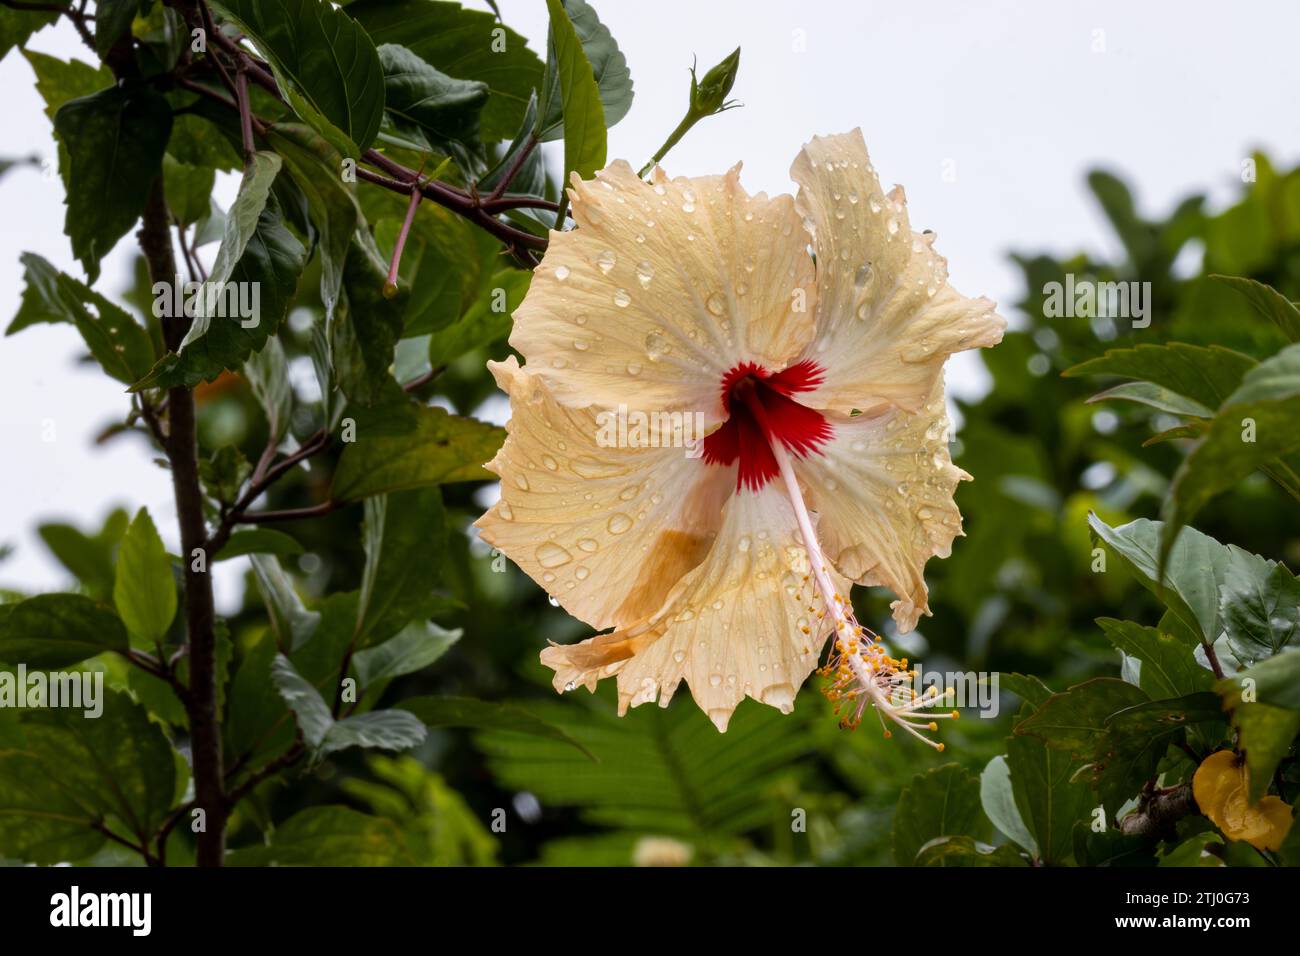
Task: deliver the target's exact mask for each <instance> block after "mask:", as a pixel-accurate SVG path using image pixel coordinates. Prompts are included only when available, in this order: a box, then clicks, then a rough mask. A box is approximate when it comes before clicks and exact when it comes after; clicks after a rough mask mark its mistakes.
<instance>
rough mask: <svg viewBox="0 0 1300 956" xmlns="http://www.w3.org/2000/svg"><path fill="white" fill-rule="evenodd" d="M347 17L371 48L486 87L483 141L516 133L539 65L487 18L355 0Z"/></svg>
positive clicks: (452, 8)
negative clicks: (390, 49)
mask: <svg viewBox="0 0 1300 956" xmlns="http://www.w3.org/2000/svg"><path fill="white" fill-rule="evenodd" d="M347 13H348V15H349V16H351V17H353V18H355V19H356V21H357V22H358V23H360V24H361V25H362V26H363V27H365V28H366V32H367V33H369V34H370V36H371V38H372V39H373V40H374V42H375V43H377V44H381V45H382V44H390V43H395V44H400V45H401V46H404V47H406V48H407V49H408V50H410V51H411V52H412V53H414V54H415V55H416V56H418V57H419V58H420V59H421V60H423V61H424V62H426V63H428V64H429V65H430V66H432V67H433V68H434V69H436V70H439V71H440V72H442V73H445V74H447V75H448V76H454V77H456V78H458V79H462V80H478V81H481V82H484V83H487V85H488V88H489V90H490V91H491V93H490V95H489V97H488V102H487V105H486V106H485V107H484V109H483V120H482V124H483V126H482V135H483V138H484V140H485V141H495V140H500V139H505V138H506V137H508V136H510V135H511V134H512V133H514V131H515V130H516V129H517V128H518V127H519V123H520V121H521V120H522V119H523V115H524V110H525V108H526V106H527V104H528V97H529V95H530V94H531V92H532V91H533V90H534V89H535V88H536V87H537V86H538V85H539V84H540V83H541V80H542V62H541V60H539V59H538V57H537V54H536V53H534V52H533V51H532V50H530V49H529V48H528V45H527V42H526V41H525V40H524V38H523V37H521V36H520V35H519V34H518V33H516V32H515V31H514V30H512V29H510V28H509V27H508V26H504V25H501V24H498V23H497V22H496V19H495V18H494V17H493V16H492V15H491V14H490V13H486V12H483V11H480V10H467V9H465V8H463V7H462V6H461V5H460V4H458V3H444V2H441V0H398V2H389V0H358V2H356V3H351V4H349V5H348V6H347ZM497 30H500V33H499V34H496V33H495V31H497Z"/></svg>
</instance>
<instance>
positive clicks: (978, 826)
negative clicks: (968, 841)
mask: <svg viewBox="0 0 1300 956" xmlns="http://www.w3.org/2000/svg"><path fill="white" fill-rule="evenodd" d="M986 829H987V827H986V826H985V822H984V817H983V815H982V814H981V812H980V785H979V780H977V779H976V778H975V777H973V776H971V775H970V774H969V773H968V772H967V771H966V769H965V768H964V767H962V766H961V765H960V764H955V763H949V764H944V765H943V766H942V767H935V768H934V769H933V770H928V771H926V772H925V773H918V774H917V775H916V776H914V777H913V778H912V782H911V784H909V785H908V786H906V787H904V788H903V791H902V792H901V793H900V794H899V795H898V807H897V809H895V810H894V826H893V831H892V834H891V836H892V841H893V848H894V862H895V863H897V864H898V865H899V866H912V865H914V864H916V863H917V862H919V861H918V860H917V854H918V853H919V852H920V850H921V848H922V847H924V846H925V845H926V844H928V843H929V842H930V841H931V840H935V839H938V838H939V837H953V836H968V837H979V836H982V835H983V832H984V831H985V830H986Z"/></svg>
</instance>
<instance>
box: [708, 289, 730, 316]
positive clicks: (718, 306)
mask: <svg viewBox="0 0 1300 956" xmlns="http://www.w3.org/2000/svg"><path fill="white" fill-rule="evenodd" d="M704 307H705V308H706V309H708V310H709V313H710V314H712V315H718V316H721V315H725V314H726V312H727V300H726V299H724V298H723V297H722V296H721V295H720V294H719V293H717V292H714V293H713V294H712V295H710V296H709V297H708V298H707V299H706V300H705V301H704Z"/></svg>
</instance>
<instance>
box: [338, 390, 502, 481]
mask: <svg viewBox="0 0 1300 956" xmlns="http://www.w3.org/2000/svg"><path fill="white" fill-rule="evenodd" d="M504 438H505V435H504V434H503V432H502V430H501V429H499V428H494V427H492V426H490V425H484V424H483V423H482V422H477V421H474V420H472V419H467V418H460V417H457V416H455V415H449V414H447V412H446V411H445V410H444V409H441V408H433V407H422V408H420V409H418V412H417V415H416V420H415V430H414V431H413V432H411V433H409V434H404V435H376V436H374V437H372V438H367V437H364V436H362V437H359V438H358V439H357V441H356V443H355V444H352V445H349V446H348V447H347V448H346V449H345V450H344V452H343V456H342V458H341V459H340V460H339V466H338V469H337V470H336V471H335V472H334V486H333V491H332V494H333V496H334V497H335V498H338V499H341V500H352V499H356V498H365V497H367V496H370V495H380V494H387V493H390V492H394V491H405V490H408V489H412V488H420V487H422V486H425V485H438V484H447V483H449V482H457V481H475V480H482V479H483V478H485V477H486V472H484V470H483V463H484V462H486V461H488V460H490V459H491V458H492V456H493V455H494V454H496V450H497V448H499V447H500V445H501V442H502V441H503V440H504Z"/></svg>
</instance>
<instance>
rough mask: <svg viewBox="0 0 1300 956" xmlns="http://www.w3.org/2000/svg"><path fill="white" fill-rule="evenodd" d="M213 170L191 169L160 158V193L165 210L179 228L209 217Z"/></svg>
mask: <svg viewBox="0 0 1300 956" xmlns="http://www.w3.org/2000/svg"><path fill="white" fill-rule="evenodd" d="M215 181H216V170H215V169H213V168H212V167H211V166H190V165H188V164H186V163H182V162H178V161H177V160H175V159H173V158H172V157H171V154H169V153H165V154H163V191H164V192H165V193H166V195H167V208H168V210H169V211H170V212H171V214H172V218H173V219H175V220H176V221H177V222H178V223H180V224H181V225H185V226H189V225H192V224H194V223H196V222H198V221H199V220H200V219H202V218H203V217H204V216H206V215H207V214H208V211H209V209H210V208H211V202H212V185H213V183H214V182H215Z"/></svg>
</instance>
